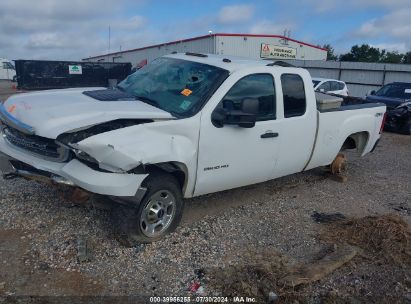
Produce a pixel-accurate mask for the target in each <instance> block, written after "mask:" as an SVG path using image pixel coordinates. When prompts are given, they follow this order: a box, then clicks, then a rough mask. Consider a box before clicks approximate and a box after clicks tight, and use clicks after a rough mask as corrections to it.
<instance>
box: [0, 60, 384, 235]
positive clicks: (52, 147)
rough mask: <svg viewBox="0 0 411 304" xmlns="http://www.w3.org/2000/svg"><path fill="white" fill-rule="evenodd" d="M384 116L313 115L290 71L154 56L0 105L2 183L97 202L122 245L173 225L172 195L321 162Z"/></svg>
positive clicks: (357, 144) (371, 135)
mask: <svg viewBox="0 0 411 304" xmlns="http://www.w3.org/2000/svg"><path fill="white" fill-rule="evenodd" d="M385 110H386V107H385V105H383V104H378V103H377V104H376V103H369V104H359V105H347V106H344V105H342V106H336V107H334V108H330V109H328V110H318V109H317V104H316V96H315V92H314V90H313V86H312V81H311V77H310V75H309V73H308V72H307V71H306V70H304V69H301V68H292V67H282V66H276V65H275V64H267V61H257V60H246V59H239V58H229V57H223V56H215V55H204V54H195V53H186V54H171V55H167V56H164V57H161V58H158V59H156V60H155V61H153V62H152V63H150V64H149V65H147V66H145V67H144V68H142V69H140V70H138V71H137V72H135V73H134V74H132V75H130V76H129V77H128V78H127V79H126V80H124V81H123V82H121V83H120V84H119V85H118V87H117V88H116V89H106V88H82V89H78V88H76V89H65V90H48V91H38V92H33V93H26V94H19V95H14V96H12V97H10V98H9V99H8V100H7V101H5V102H4V104H3V105H1V103H0V118H1V121H2V126H1V133H2V136H1V137H0V151H1V152H0V155H1V156H0V163H1V167H0V168H1V170H2V171H3V173H4V176H5V177H6V178H11V177H16V176H23V177H26V178H35V179H39V178H40V177H42V178H47V179H50V180H51V181H53V182H55V183H61V184H66V185H72V186H75V187H80V188H82V189H84V190H87V191H89V192H92V193H98V194H102V195H107V196H110V197H112V198H114V199H115V200H116V201H117V202H119V203H118V204H116V206H117V207H116V208H115V209H114V210H113V213H114V214H116V216H117V218H120V221H118V223H119V226H121V228H122V229H123V230H124V232H125V233H126V234H127V238H128V241H129V242H131V243H135V242H152V241H155V240H158V239H159V238H161V237H162V236H164V235H165V234H166V233H168V232H170V231H172V230H174V229H175V228H176V226H177V225H178V223H179V221H180V219H181V215H182V211H183V206H184V201H183V198H190V197H194V196H198V195H203V194H207V193H212V192H217V191H222V190H226V189H232V188H236V187H241V186H245V185H249V184H254V183H260V182H264V181H267V180H270V179H274V178H277V177H280V176H284V175H288V174H293V173H296V172H301V171H305V170H310V169H312V168H315V167H319V166H325V165H329V164H331V163H332V162H333V160H334V159H335V157H336V156H337V154H338V153H339V152H340V151H341V150H344V149H354V148H355V149H356V150H357V151H358V152H359V153H360V154H361V155H365V154H367V153H369V152H370V151H372V150H373V148H374V147H375V145H376V144H377V142H378V139H379V138H380V133H381V126H382V124H383V117H384V113H385Z"/></svg>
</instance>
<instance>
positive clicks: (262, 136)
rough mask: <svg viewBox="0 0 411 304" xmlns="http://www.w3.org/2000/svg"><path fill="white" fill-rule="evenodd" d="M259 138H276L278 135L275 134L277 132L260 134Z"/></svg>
mask: <svg viewBox="0 0 411 304" xmlns="http://www.w3.org/2000/svg"><path fill="white" fill-rule="evenodd" d="M260 137H261V138H272V137H278V133H277V132H267V133H264V134H261V136H260Z"/></svg>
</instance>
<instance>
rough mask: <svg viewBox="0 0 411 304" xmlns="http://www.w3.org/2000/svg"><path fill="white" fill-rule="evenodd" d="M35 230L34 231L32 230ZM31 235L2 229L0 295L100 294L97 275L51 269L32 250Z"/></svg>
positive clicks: (0, 237)
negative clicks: (91, 275) (95, 276)
mask: <svg viewBox="0 0 411 304" xmlns="http://www.w3.org/2000/svg"><path fill="white" fill-rule="evenodd" d="M30 233H32V232H30ZM29 237H30V234H29V233H28V232H25V231H21V230H17V229H15V230H0V261H1V271H0V296H3V297H4V296H6V297H11V298H10V300H11V299H12V298H13V297H16V296H17V297H19V296H20V297H21V296H28V295H30V296H50V295H51V296H87V295H98V294H100V293H101V292H102V290H103V289H102V286H101V284H100V283H99V282H98V281H99V279H98V278H91V277H88V276H86V275H84V274H81V273H79V272H73V271H67V270H66V269H53V268H50V267H49V265H48V263H46V262H43V261H41V260H39V259H38V258H39V256H38V253H37V252H36V251H34V250H32V248H31V246H30V241H29Z"/></svg>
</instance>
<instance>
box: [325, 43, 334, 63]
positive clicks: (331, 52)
mask: <svg viewBox="0 0 411 304" xmlns="http://www.w3.org/2000/svg"><path fill="white" fill-rule="evenodd" d="M323 49H327V60H332V61H336V60H338V56H337V55H335V51H334V48H333V47H332V46H331V44H324V45H323Z"/></svg>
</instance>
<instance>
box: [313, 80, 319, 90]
mask: <svg viewBox="0 0 411 304" xmlns="http://www.w3.org/2000/svg"><path fill="white" fill-rule="evenodd" d="M320 82H321V81H319V80H313V85H314V88H315V87H316V86H317V85H318V84H319V83H320Z"/></svg>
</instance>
